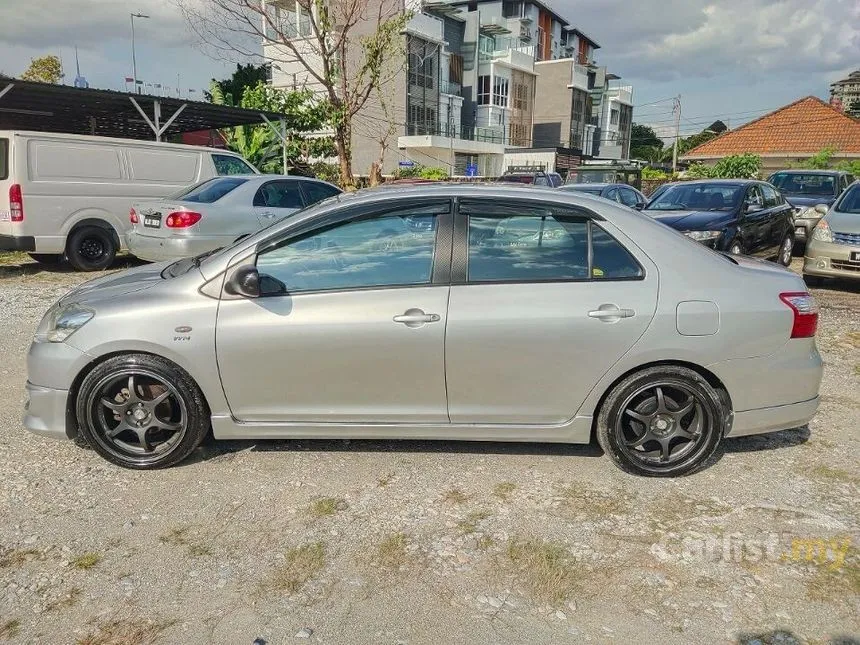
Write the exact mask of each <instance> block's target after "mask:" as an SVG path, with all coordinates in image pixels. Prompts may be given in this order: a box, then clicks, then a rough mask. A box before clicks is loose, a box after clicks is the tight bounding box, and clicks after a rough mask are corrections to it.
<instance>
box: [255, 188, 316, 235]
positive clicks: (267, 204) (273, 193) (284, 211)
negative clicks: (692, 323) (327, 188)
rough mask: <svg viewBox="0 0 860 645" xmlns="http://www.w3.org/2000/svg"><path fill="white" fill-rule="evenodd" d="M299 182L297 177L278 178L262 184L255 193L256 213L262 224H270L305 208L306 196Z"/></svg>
mask: <svg viewBox="0 0 860 645" xmlns="http://www.w3.org/2000/svg"><path fill="white" fill-rule="evenodd" d="M299 184H300V182H299V181H298V180H295V179H276V180H274V181H267V182H266V183H265V184H262V185H261V186H260V188H259V189H258V190H257V193H256V195H254V213H255V214H256V216H257V220H258V223H259V225H260V226H268V225H269V224H271V223H272V222H275V221H277V220H279V219H281V218H282V217H286V216H287V215H289V214H290V213H294V212H296V211H297V210H299V209H301V208H304V206H305V203H304V197H303V195H302V189H301V186H300V185H299Z"/></svg>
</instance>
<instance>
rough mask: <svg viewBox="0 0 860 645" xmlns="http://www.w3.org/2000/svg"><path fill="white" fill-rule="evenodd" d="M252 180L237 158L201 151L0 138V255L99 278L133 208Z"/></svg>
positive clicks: (125, 142) (103, 141)
mask: <svg viewBox="0 0 860 645" xmlns="http://www.w3.org/2000/svg"><path fill="white" fill-rule="evenodd" d="M256 172H257V171H256V169H255V168H254V167H253V166H251V165H250V164H249V163H248V162H246V161H245V160H244V159H242V157H240V156H239V155H237V154H234V153H232V152H226V151H224V150H217V149H212V148H203V147H200V146H185V145H174V144H168V143H156V142H154V141H134V140H130V139H111V138H107V137H90V136H82V135H76V134H51V133H46V132H18V131H15V132H12V131H0V251H27V252H28V253H30V255H31V257H32V258H33V259H35V260H37V261H39V262H44V263H46V264H52V263H57V262H59V261H61V260H62V259H63V258H64V257H65V258H67V259H68V261H69V263H70V264H71V265H72V266H73V267H74V268H75V269H77V270H78V271H97V270H101V269H104V268H106V267H108V266H110V264H111V263H112V262H113V259H114V257H115V256H116V253H117V251H119V250H120V249H121V248H123V247H124V246H125V235H126V233H127V232H128V229H129V222H128V208H129V206H131V204H132V202H134V201H137V200H141V199H157V198H161V197H166V196H167V195H170V194H171V193H175V192H176V191H177V190H179V189H180V188H183V187H185V186H189V185H191V184H195V183H197V182H200V181H203V180H206V179H209V178H211V177H217V176H219V175H235V174H243V175H247V174H250V173H256Z"/></svg>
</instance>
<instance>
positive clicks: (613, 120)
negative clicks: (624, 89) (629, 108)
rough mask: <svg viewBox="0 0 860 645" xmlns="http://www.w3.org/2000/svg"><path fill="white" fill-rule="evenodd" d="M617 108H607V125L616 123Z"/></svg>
mask: <svg viewBox="0 0 860 645" xmlns="http://www.w3.org/2000/svg"><path fill="white" fill-rule="evenodd" d="M618 117H619V113H618V110H616V109H615V108H610V110H609V125H618Z"/></svg>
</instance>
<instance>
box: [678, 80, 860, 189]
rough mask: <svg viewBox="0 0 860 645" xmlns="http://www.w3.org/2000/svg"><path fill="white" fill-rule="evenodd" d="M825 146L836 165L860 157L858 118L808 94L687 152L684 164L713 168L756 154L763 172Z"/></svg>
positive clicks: (782, 167) (800, 158)
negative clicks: (731, 157)
mask: <svg viewBox="0 0 860 645" xmlns="http://www.w3.org/2000/svg"><path fill="white" fill-rule="evenodd" d="M824 148H834V149H835V150H836V152H835V153H834V155H833V157H832V161H833V162H834V163H837V162H839V161H846V160H847V161H856V160H858V159H860V119H855V118H853V117H850V116H848V115H846V114H843V113H842V112H840V111H839V110H837V109H836V108H834V107H833V106H831V105H829V104H827V103H825V102H824V101H822V100H821V99H819V98H816V97H814V96H807V97H805V98H802V99H799V100H797V101H795V102H794V103H791V104H789V105H786V106H785V107H782V108H779V109H778V110H775V111H774V112H771V113H769V114H765V115H764V116H762V117H759V118H757V119H755V120H754V121H750V122H749V123H747V124H746V125H742V126H740V127H739V128H736V129H734V130H729V131H727V132H724V133H723V134H721V135H720V136H718V137H716V138H714V139H711V140H710V141H708V142H706V143H703V144H702V145H700V146H697V147H695V148H693V149H692V150H690V151H688V152H687V154H685V155H684V156H682V157H681V160H682V161H687V162H701V163H704V164H707V165H712V164H714V163H716V162H717V161H719V160H720V159H722V158H723V157H727V156H729V155H739V154H744V153H753V154H757V155H759V156H760V157H761V159H762V173H763V174H765V175H766V174H767V173H768V172H770V171H774V170H782V169H784V168H789V167H790V166H791V165H793V164H796V163H799V162H803V161H804V160H806V159H808V158H809V157H811V156H812V155H814V154H815V153H817V152H819V151H821V150H822V149H824Z"/></svg>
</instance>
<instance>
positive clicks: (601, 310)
mask: <svg viewBox="0 0 860 645" xmlns="http://www.w3.org/2000/svg"><path fill="white" fill-rule="evenodd" d="M635 315H636V312H635V311H633V310H632V309H619V307H618V306H617V305H600V307H598V308H597V309H595V310H594V311H589V312H588V317H589V318H597V319H598V320H604V321H607V322H611V321H613V320H619V319H621V318H632V317H633V316H635Z"/></svg>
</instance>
